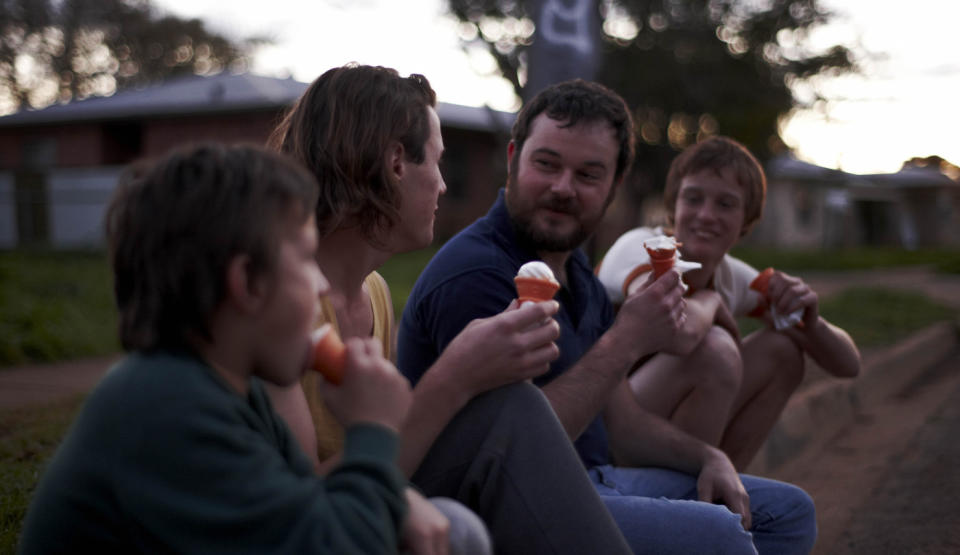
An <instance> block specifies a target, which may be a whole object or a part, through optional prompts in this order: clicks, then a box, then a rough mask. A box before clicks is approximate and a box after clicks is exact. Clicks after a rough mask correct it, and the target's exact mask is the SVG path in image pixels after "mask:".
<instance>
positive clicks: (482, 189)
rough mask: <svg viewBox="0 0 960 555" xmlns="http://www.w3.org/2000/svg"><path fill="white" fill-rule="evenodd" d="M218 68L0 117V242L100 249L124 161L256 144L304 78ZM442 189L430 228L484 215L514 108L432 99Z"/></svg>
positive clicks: (445, 233)
mask: <svg viewBox="0 0 960 555" xmlns="http://www.w3.org/2000/svg"><path fill="white" fill-rule="evenodd" d="M307 86H308V84H307V83H302V82H298V81H294V80H293V79H275V78H270V77H263V76H257V75H252V74H239V75H231V74H226V73H223V74H220V75H216V76H212V77H199V76H191V77H186V78H181V79H174V80H170V81H168V82H165V83H162V84H160V85H157V86H154V87H149V88H145V89H142V90H128V91H123V92H120V93H117V94H115V95H113V96H110V97H102V98H91V99H87V100H82V101H77V102H72V103H69V104H63V105H55V106H50V107H48V108H45V109H42V110H35V111H23V112H18V113H16V114H12V115H9V116H5V117H0V248H11V247H16V246H21V245H49V246H54V247H98V246H101V245H102V244H103V231H102V219H103V213H104V210H105V208H106V205H107V203H108V201H109V198H110V195H111V193H112V191H113V188H114V186H115V184H116V180H117V177H118V176H119V174H120V173H121V172H122V171H123V168H124V167H125V166H126V165H127V164H128V163H129V162H131V161H133V160H135V159H137V158H140V157H143V156H155V155H159V154H161V153H163V152H166V151H167V150H168V149H170V148H172V147H174V146H177V145H180V144H183V143H187V142H193V141H200V140H216V141H222V142H228V143H232V142H252V143H257V144H263V143H264V142H265V141H266V139H267V137H268V135H269V133H270V131H271V130H272V129H273V127H274V125H275V124H276V123H277V122H278V121H279V119H280V117H281V116H282V114H283V112H284V111H285V110H286V109H287V108H288V107H289V106H290V105H291V104H292V103H293V102H294V101H295V100H296V98H297V97H299V95H300V94H301V93H302V92H303V91H304V90H305V89H306V88H307ZM437 111H438V113H439V115H440V120H441V122H442V127H443V136H444V142H445V146H446V153H445V155H444V158H445V160H446V163H445V167H444V175H445V178H446V180H447V186H448V192H447V194H446V195H445V196H444V197H443V198H442V200H441V208H440V212H439V215H438V220H437V236H438V239H440V240H443V239H446V238H448V237H450V236H451V235H453V233H455V232H456V231H457V230H459V229H460V228H462V227H463V226H465V225H467V224H468V223H470V222H471V221H473V219H475V218H476V217H477V216H479V215H482V214H483V213H484V212H485V211H486V209H487V207H488V206H489V205H490V203H491V202H492V200H493V198H494V197H495V195H496V190H497V188H498V187H499V186H500V185H501V184H502V183H503V176H504V175H505V163H504V152H505V148H506V141H507V139H508V137H509V129H510V125H511V124H512V122H513V118H514V115H513V114H509V113H505V112H498V111H494V110H490V109H485V108H473V107H466V106H458V105H453V104H445V103H440V104H439V105H438V107H437Z"/></svg>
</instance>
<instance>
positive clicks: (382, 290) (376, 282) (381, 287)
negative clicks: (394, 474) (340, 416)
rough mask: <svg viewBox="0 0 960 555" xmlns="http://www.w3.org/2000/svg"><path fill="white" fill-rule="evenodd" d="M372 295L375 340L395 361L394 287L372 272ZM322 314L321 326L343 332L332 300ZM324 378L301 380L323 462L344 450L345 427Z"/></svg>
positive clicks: (310, 374)
mask: <svg viewBox="0 0 960 555" xmlns="http://www.w3.org/2000/svg"><path fill="white" fill-rule="evenodd" d="M363 283H364V285H366V287H367V294H369V295H370V308H371V309H372V310H373V337H376V338H377V339H379V340H380V343H381V345H382V347H383V356H384V358H386V359H387V360H393V305H392V304H390V288H389V287H387V282H386V281H385V280H384V279H383V277H382V276H381V275H380V274H378V273H377V272H371V273H370V275H368V276H367V278H366V279H365V280H364V281H363ZM320 306H321V314H320V320H319V321H318V322H317V325H318V326H319V325H320V324H323V323H325V322H329V323H330V325H332V326H333V329H335V330H336V331H337V334H339V333H340V326H339V325H338V324H337V313H336V311H335V310H334V309H333V304H332V303H331V302H330V299H328V298H326V297H325V298H323V299H321V300H320ZM320 379H321V378H320V376H319V375H318V374H317V373H316V372H307V373H305V374H304V375H303V378H302V379H301V380H300V383H301V385H302V386H303V392H304V394H305V395H306V396H307V405H309V407H310V416H311V417H312V418H313V427H314V429H315V430H316V432H317V455H318V457H319V458H320V460H321V461H323V460H325V459H327V458H329V457H330V456H331V455H333V454H334V453H336V452H337V451H339V450H340V449H341V448H342V447H343V427H342V426H340V424H339V423H338V422H337V421H336V419H335V418H334V417H333V415H332V414H330V412H329V411H328V410H327V408H326V406H324V404H323V400H322V399H321V398H320V391H319V381H318V380H320Z"/></svg>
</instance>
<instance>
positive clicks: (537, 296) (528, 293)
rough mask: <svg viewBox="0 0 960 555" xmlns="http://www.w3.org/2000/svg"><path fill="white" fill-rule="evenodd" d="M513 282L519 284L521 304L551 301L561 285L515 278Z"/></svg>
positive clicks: (546, 281) (526, 278)
mask: <svg viewBox="0 0 960 555" xmlns="http://www.w3.org/2000/svg"><path fill="white" fill-rule="evenodd" d="M513 281H514V283H516V284H517V297H518V298H519V299H520V304H523V303H524V301H532V302H535V303H539V302H542V301H549V300H550V299H552V298H553V295H554V294H555V293H556V292H557V289H560V284H559V283H556V282H553V281H548V280H545V279H537V278H530V277H515V278H513Z"/></svg>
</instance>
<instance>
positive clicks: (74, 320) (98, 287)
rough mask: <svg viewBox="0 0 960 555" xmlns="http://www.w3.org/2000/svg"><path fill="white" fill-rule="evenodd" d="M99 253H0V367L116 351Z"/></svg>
mask: <svg viewBox="0 0 960 555" xmlns="http://www.w3.org/2000/svg"><path fill="white" fill-rule="evenodd" d="M116 328H117V316H116V310H115V309H114V306H113V294H112V292H111V277H110V270H109V267H108V263H107V257H106V255H105V254H104V253H102V252H96V251H91V252H60V251H6V252H0V367H3V366H13V365H17V364H24V363H27V362H50V361H56V360H69V359H71V358H77V357H85V356H98V355H104V354H109V353H113V352H116V351H117V350H118V349H119V343H118V342H117V339H116V335H117V332H116Z"/></svg>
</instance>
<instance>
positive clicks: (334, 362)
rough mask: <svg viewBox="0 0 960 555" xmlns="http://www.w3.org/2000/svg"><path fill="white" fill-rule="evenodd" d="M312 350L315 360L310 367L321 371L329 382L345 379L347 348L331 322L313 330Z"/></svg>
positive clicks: (338, 381)
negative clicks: (344, 369) (344, 368)
mask: <svg viewBox="0 0 960 555" xmlns="http://www.w3.org/2000/svg"><path fill="white" fill-rule="evenodd" d="M312 352H313V360H312V361H311V363H310V367H311V368H312V369H314V370H316V371H317V372H320V374H322V375H323V378H324V379H325V380H327V381H328V382H330V383H333V384H339V383H340V382H341V381H342V380H343V367H344V364H345V362H346V358H347V350H346V348H345V347H344V346H343V342H342V341H340V338H339V337H338V336H337V333H336V332H335V331H333V326H331V325H330V324H329V323H327V324H323V325H322V326H320V327H319V328H317V329H316V331H314V332H313V349H312Z"/></svg>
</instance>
